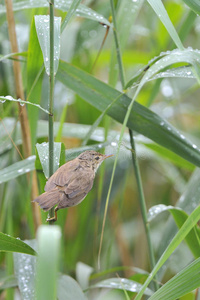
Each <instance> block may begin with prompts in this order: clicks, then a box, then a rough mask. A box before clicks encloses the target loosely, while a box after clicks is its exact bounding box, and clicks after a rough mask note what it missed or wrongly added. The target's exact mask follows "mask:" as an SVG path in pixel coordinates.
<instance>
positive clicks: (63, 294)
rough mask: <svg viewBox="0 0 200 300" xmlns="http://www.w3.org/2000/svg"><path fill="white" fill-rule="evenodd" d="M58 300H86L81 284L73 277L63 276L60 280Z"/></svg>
mask: <svg viewBox="0 0 200 300" xmlns="http://www.w3.org/2000/svg"><path fill="white" fill-rule="evenodd" d="M57 297H58V300H72V299H74V300H75V299H77V300H86V299H87V298H86V296H85V295H84V293H83V291H82V290H81V288H80V286H79V284H78V283H77V282H76V280H74V279H73V278H72V277H70V276H67V275H61V276H60V277H59V279H58V291H57Z"/></svg>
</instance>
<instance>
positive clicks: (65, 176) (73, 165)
mask: <svg viewBox="0 0 200 300" xmlns="http://www.w3.org/2000/svg"><path fill="white" fill-rule="evenodd" d="M80 167H81V166H80V164H79V161H78V160H77V162H75V161H74V160H73V161H69V162H67V163H66V164H64V165H62V166H61V167H60V168H59V169H58V170H57V171H56V172H55V173H54V174H53V175H52V176H51V177H50V178H49V180H48V181H47V183H46V185H45V188H44V189H45V191H46V192H47V191H50V190H52V189H54V188H56V187H57V186H66V185H68V184H69V182H70V181H71V180H72V179H73V177H75V176H77V175H76V172H78V171H79V169H80Z"/></svg>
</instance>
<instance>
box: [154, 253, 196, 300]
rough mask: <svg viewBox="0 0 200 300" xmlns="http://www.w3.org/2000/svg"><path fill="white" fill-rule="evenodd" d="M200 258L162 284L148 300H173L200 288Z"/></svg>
mask: <svg viewBox="0 0 200 300" xmlns="http://www.w3.org/2000/svg"><path fill="white" fill-rule="evenodd" d="M199 269H200V258H198V259H196V260H195V261H194V262H192V263H191V264H190V265H189V266H187V267H186V268H184V269H183V270H182V271H180V272H179V273H178V274H177V275H176V276H174V277H173V278H171V279H170V280H169V281H168V282H167V283H166V284H164V285H163V286H162V287H161V288H160V289H159V290H158V291H157V292H156V293H155V294H153V296H151V297H150V298H149V300H160V299H162V300H169V299H170V300H175V299H179V297H181V296H184V295H186V294H188V293H189V292H191V291H193V290H195V289H196V288H198V287H200V276H199Z"/></svg>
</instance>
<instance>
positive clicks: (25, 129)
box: [5, 0, 41, 230]
mask: <svg viewBox="0 0 200 300" xmlns="http://www.w3.org/2000/svg"><path fill="white" fill-rule="evenodd" d="M5 4H6V16H7V21H8V32H9V38H10V44H11V52H12V53H17V52H19V51H18V45H17V36H16V31H15V20H14V14H13V5H12V0H6V1H5ZM13 71H14V79H15V90H16V96H17V98H20V99H22V100H23V99H25V97H24V91H23V83H22V73H21V67H20V62H19V61H17V60H13ZM18 110H19V120H20V125H21V132H22V141H23V152H24V156H25V157H29V156H30V155H31V132H30V126H29V121H28V116H27V110H26V107H25V106H21V105H20V103H18ZM28 180H29V181H30V176H28ZM37 196H38V185H37V178H36V173H35V171H34V172H33V176H32V188H31V199H32V200H33V199H34V198H36V197H37ZM32 211H33V219H34V226H35V230H36V229H37V227H38V226H39V225H40V224H41V212H40V208H39V207H38V205H35V203H33V204H32Z"/></svg>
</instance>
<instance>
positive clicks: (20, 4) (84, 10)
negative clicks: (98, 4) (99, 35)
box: [0, 0, 112, 26]
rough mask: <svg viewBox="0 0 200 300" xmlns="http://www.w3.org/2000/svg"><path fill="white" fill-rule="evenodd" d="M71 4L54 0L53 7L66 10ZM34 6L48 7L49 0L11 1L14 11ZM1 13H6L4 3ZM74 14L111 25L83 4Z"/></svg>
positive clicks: (0, 6) (70, 0)
mask: <svg viewBox="0 0 200 300" xmlns="http://www.w3.org/2000/svg"><path fill="white" fill-rule="evenodd" d="M71 4H72V0H69V1H60V0H55V1H54V5H55V8H57V9H60V10H62V11H68V10H69V9H70V6H71ZM36 7H49V2H48V1H46V0H32V1H25V0H21V1H14V3H13V10H14V11H18V10H22V9H30V8H36ZM2 13H6V7H5V5H0V14H2ZM76 15H77V16H80V17H83V18H88V19H91V20H93V21H96V22H102V23H105V24H107V25H108V26H112V25H111V23H110V22H109V21H108V20H107V19H106V18H104V17H103V16H102V15H101V14H99V13H97V12H96V11H94V10H92V9H90V8H89V7H87V6H85V5H83V4H80V5H79V7H78V8H77V9H76Z"/></svg>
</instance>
